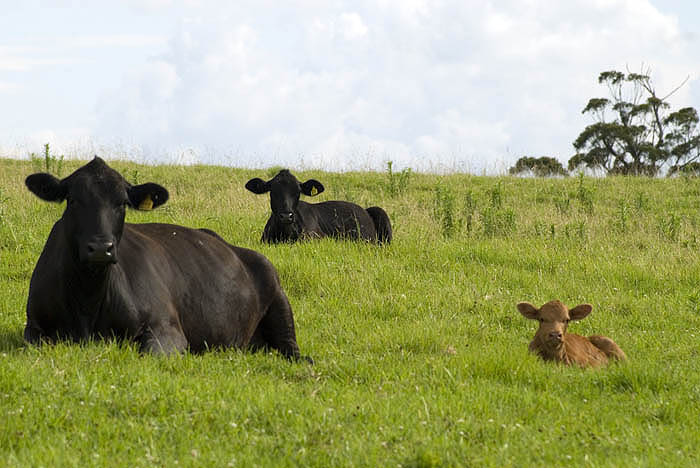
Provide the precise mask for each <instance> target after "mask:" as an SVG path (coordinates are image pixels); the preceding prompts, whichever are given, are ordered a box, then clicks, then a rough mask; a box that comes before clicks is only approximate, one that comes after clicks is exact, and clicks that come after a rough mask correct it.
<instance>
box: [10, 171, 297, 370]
mask: <svg viewBox="0 0 700 468" xmlns="http://www.w3.org/2000/svg"><path fill="white" fill-rule="evenodd" d="M26 184H27V187H28V188H29V190H31V191H32V192H33V193H34V194H35V195H37V196H38V197H39V198H41V199H43V200H46V201H53V202H60V201H63V200H66V201H67V204H66V208H65V211H64V212H63V216H62V217H61V219H59V220H58V221H57V222H56V224H54V226H53V229H52V230H51V234H49V238H48V240H47V241H46V245H45V246H44V250H43V252H42V253H41V256H40V257H39V261H38V263H37V265H36V268H35V269H34V273H33V274H32V279H31V282H30V285H29V299H28V302H27V325H26V327H25V330H24V338H25V339H26V340H27V341H28V342H30V343H40V342H41V341H55V340H57V339H70V340H74V341H81V340H86V339H101V338H118V339H130V340H134V341H135V342H137V343H139V344H140V347H141V349H142V350H143V351H147V352H152V353H164V354H170V353H173V352H178V351H183V350H186V349H189V350H190V351H192V352H201V351H204V350H206V349H208V348H219V347H229V346H232V347H236V348H252V349H258V348H272V349H276V350H278V351H279V352H280V353H281V354H282V355H284V356H285V357H287V358H289V359H298V358H300V355H299V347H298V346H297V342H296V336H295V332H294V319H293V317H292V309H291V307H290V305H289V301H288V300H287V297H286V295H285V294H284V291H283V290H282V287H281V286H280V282H279V278H278V276H277V272H276V271H275V268H274V267H273V266H272V264H270V262H269V261H268V260H267V259H266V258H265V257H263V256H262V255H261V254H259V253H257V252H254V251H252V250H248V249H243V248H240V247H234V246H232V245H230V244H227V243H226V242H225V241H224V240H223V239H222V238H221V237H219V236H218V235H217V234H216V233H214V232H213V231H209V230H203V229H202V230H200V229H190V228H187V227H183V226H176V225H171V224H155V223H154V224H128V223H125V222H124V217H125V213H126V208H127V207H132V208H138V209H141V210H150V209H151V208H155V207H157V206H159V205H162V204H163V203H165V202H166V201H167V200H168V192H167V191H166V190H165V188H163V187H161V186H160V185H157V184H154V183H147V184H142V185H134V186H132V185H131V184H129V183H128V182H127V181H126V180H124V178H123V177H122V176H121V175H120V174H119V173H118V172H117V171H115V170H113V169H112V168H110V167H109V166H108V165H107V164H106V163H105V162H104V161H103V160H102V159H100V158H98V157H95V159H93V160H92V161H91V162H90V163H88V164H86V165H84V166H83V167H81V168H79V169H78V170H76V171H75V172H74V173H73V174H71V175H70V176H68V177H66V178H65V179H63V180H59V179H57V178H55V177H54V176H52V175H50V174H45V173H42V174H33V175H30V176H29V177H27V180H26ZM307 359H308V358H307Z"/></svg>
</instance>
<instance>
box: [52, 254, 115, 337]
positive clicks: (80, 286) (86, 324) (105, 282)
mask: <svg viewBox="0 0 700 468" xmlns="http://www.w3.org/2000/svg"><path fill="white" fill-rule="evenodd" d="M116 270H117V265H111V264H110V265H107V266H105V267H99V268H94V267H88V266H85V265H83V264H81V263H79V262H76V261H73V262H70V268H69V271H67V272H66V273H67V274H66V279H67V281H66V282H65V283H64V284H65V286H64V287H65V288H66V294H65V296H64V297H66V298H68V301H69V303H68V304H66V305H67V308H68V312H69V313H70V314H71V316H72V318H73V320H74V321H75V326H76V328H77V329H78V330H76V331H79V334H80V335H82V336H83V337H87V336H90V335H91V334H92V333H93V332H94V325H95V323H96V321H97V320H98V318H99V316H100V312H101V311H102V310H104V309H105V306H106V304H107V303H108V302H109V300H110V297H109V290H110V288H109V285H110V282H111V281H112V279H113V277H114V275H115V272H116Z"/></svg>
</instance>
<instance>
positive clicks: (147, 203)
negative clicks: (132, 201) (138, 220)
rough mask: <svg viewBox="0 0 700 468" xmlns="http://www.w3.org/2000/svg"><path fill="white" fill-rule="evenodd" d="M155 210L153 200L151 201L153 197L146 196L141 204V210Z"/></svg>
mask: <svg viewBox="0 0 700 468" xmlns="http://www.w3.org/2000/svg"><path fill="white" fill-rule="evenodd" d="M152 209H153V200H151V195H146V198H144V199H143V200H142V201H141V203H140V204H139V210H143V211H150V210H152Z"/></svg>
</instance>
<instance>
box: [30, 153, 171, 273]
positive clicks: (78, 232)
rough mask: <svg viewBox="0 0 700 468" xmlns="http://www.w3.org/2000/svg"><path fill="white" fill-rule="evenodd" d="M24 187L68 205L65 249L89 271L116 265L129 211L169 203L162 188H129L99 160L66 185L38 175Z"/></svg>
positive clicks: (65, 219) (113, 171)
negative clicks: (95, 266)
mask: <svg viewBox="0 0 700 468" xmlns="http://www.w3.org/2000/svg"><path fill="white" fill-rule="evenodd" d="M25 184H26V185H27V188H28V189H29V190H30V191H31V192H32V193H34V194H35V195H36V196H37V197H39V198H41V199H42V200H46V201H51V202H62V201H63V200H66V208H65V211H64V212H63V216H62V218H61V219H62V223H63V229H64V232H65V235H66V240H67V242H68V244H69V248H70V249H71V252H72V254H73V255H74V258H77V259H78V260H80V262H81V263H85V264H90V265H93V266H94V265H108V264H110V263H117V261H118V256H117V251H118V247H119V241H120V240H121V237H122V232H123V230H124V216H125V213H126V208H127V207H132V208H136V209H139V210H150V209H152V208H155V207H157V206H159V205H162V204H163V203H165V202H166V201H167V200H168V191H167V190H165V188H163V187H161V186H160V185H158V184H154V183H146V184H142V185H131V184H130V183H128V182H127V181H126V180H125V179H124V178H123V177H122V176H121V174H119V173H118V172H117V171H115V170H114V169H112V168H111V167H109V166H108V165H107V163H105V162H104V161H103V160H102V159H100V158H98V157H97V156H95V158H94V159H93V160H92V161H90V162H89V163H87V164H86V165H84V166H82V167H81V168H79V169H77V170H76V171H75V172H73V173H72V174H71V175H69V176H68V177H66V178H65V179H60V180H59V179H57V178H56V177H54V176H52V175H51V174H46V173H38V174H32V175H30V176H29V177H27V179H26V180H25Z"/></svg>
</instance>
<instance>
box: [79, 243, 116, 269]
mask: <svg viewBox="0 0 700 468" xmlns="http://www.w3.org/2000/svg"><path fill="white" fill-rule="evenodd" d="M83 252H84V255H83V259H84V260H85V261H86V262H88V263H98V264H104V263H117V247H116V246H115V245H114V242H112V241H92V242H88V243H87V244H85V248H84V251H83Z"/></svg>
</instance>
